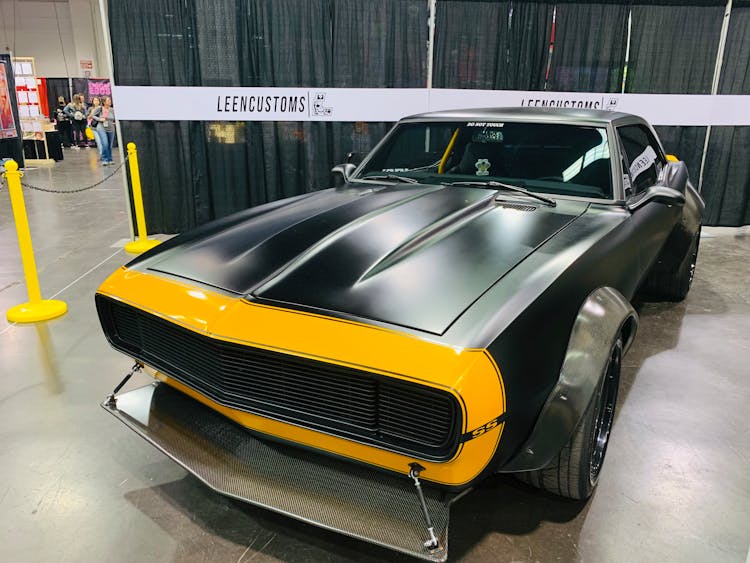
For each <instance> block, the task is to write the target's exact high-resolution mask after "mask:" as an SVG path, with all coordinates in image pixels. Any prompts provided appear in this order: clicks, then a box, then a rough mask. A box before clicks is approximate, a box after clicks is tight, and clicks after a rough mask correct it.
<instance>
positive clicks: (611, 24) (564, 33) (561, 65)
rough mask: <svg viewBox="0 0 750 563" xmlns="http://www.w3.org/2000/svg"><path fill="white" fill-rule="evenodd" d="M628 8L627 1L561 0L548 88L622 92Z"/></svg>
mask: <svg viewBox="0 0 750 563" xmlns="http://www.w3.org/2000/svg"><path fill="white" fill-rule="evenodd" d="M628 11H629V10H628V6H627V5H625V4H601V3H598V4H594V3H578V2H575V3H574V2H558V3H557V13H556V17H555V48H554V51H553V53H552V60H551V64H550V74H549V79H548V83H547V89H548V90H558V91H563V92H619V91H620V89H621V88H622V73H623V67H624V65H625V50H626V47H627V39H628ZM584 30H585V32H583V31H584Z"/></svg>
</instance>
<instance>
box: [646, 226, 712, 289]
mask: <svg viewBox="0 0 750 563" xmlns="http://www.w3.org/2000/svg"><path fill="white" fill-rule="evenodd" d="M700 238H701V232H700V229H698V232H697V233H696V235H695V238H694V239H693V242H692V243H691V244H690V247H689V248H688V251H687V253H686V254H685V257H684V258H683V259H682V262H680V265H679V266H678V267H677V269H676V270H675V271H673V272H658V271H656V272H651V273H650V274H649V276H648V278H647V279H646V281H645V283H644V285H643V293H644V294H645V296H646V297H649V298H653V299H658V300H660V301H672V302H678V301H682V300H683V299H685V297H687V294H688V292H689V291H690V286H691V285H692V284H693V277H694V276H695V264H696V262H697V261H698V247H699V246H700Z"/></svg>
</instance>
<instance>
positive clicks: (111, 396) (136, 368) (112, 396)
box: [106, 362, 143, 407]
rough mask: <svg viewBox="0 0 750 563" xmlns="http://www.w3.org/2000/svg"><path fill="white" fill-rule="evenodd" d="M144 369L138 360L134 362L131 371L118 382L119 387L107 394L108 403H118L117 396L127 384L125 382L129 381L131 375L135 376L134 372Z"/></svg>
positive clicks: (113, 404) (110, 404) (111, 404)
mask: <svg viewBox="0 0 750 563" xmlns="http://www.w3.org/2000/svg"><path fill="white" fill-rule="evenodd" d="M142 369H143V364H142V363H140V362H136V363H135V364H133V367H132V368H130V371H129V372H128V374H127V375H126V376H125V377H124V378H123V379H122V381H120V383H118V384H117V387H115V388H114V390H113V391H112V392H111V393H110V394H109V395H107V400H106V404H107V405H108V406H110V407H114V406H115V405H116V404H117V402H116V401H115V396H116V395H117V393H119V392H120V389H122V388H123V387H124V386H125V384H126V383H127V382H128V380H129V379H130V378H131V377H133V374H134V373H137V372H139V371H141V370H142Z"/></svg>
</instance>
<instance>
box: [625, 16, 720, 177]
mask: <svg viewBox="0 0 750 563" xmlns="http://www.w3.org/2000/svg"><path fill="white" fill-rule="evenodd" d="M706 4H710V3H706ZM713 4H714V5H694V6H681V7H680V8H679V9H677V8H675V7H674V6H668V5H652V4H650V3H649V4H636V5H634V6H633V8H632V10H633V12H632V13H633V16H632V38H631V44H630V62H629V64H628V71H627V79H626V83H625V91H626V92H630V93H645V94H710V93H711V80H712V78H713V74H714V66H715V63H716V53H717V50H718V47H719V36H720V34H721V24H722V21H723V18H724V4H723V3H721V4H720V5H719V4H718V3H717V2H714V3H713ZM656 131H657V133H658V134H659V138H660V139H661V141H662V144H663V145H664V148H665V150H666V151H667V152H668V153H672V154H675V155H676V156H677V157H678V158H679V159H680V160H684V161H685V163H686V164H687V167H688V171H689V173H690V178H691V180H692V182H693V184H695V185H696V186H697V185H698V177H699V175H700V165H701V156H702V154H703V145H704V139H705V135H706V128H705V127H656Z"/></svg>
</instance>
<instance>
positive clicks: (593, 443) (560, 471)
mask: <svg viewBox="0 0 750 563" xmlns="http://www.w3.org/2000/svg"><path fill="white" fill-rule="evenodd" d="M621 361H622V338H618V339H617V341H616V342H615V343H614V345H613V346H612V349H611V351H610V355H609V361H608V362H607V366H606V369H605V371H604V376H603V377H602V378H601V381H600V382H599V385H598V386H597V388H596V391H595V392H594V396H593V397H591V401H590V402H589V404H588V406H587V407H586V410H585V411H584V413H583V417H582V418H581V421H580V422H579V423H578V427H577V428H576V430H575V432H574V433H573V436H571V438H570V440H569V441H568V443H567V444H566V445H565V446H564V447H563V448H562V450H560V453H559V454H558V455H557V457H556V458H554V459H553V460H552V461H550V463H549V464H548V465H547V466H546V467H543V468H542V469H538V470H536V471H525V472H523V473H517V474H516V477H518V479H520V480H521V481H523V482H524V483H528V484H529V485H532V486H534V487H537V488H539V489H542V490H544V491H547V492H550V493H553V494H555V495H559V496H562V497H566V498H571V499H577V500H582V499H587V498H589V497H590V496H591V494H592V493H593V492H594V488H595V487H596V484H597V483H598V482H599V474H600V472H601V468H602V464H603V463H604V456H605V454H606V452H607V444H608V443H609V434H610V431H611V429H612V422H613V420H614V415H615V406H616V404H617V391H618V388H619V383H620V365H621Z"/></svg>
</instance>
